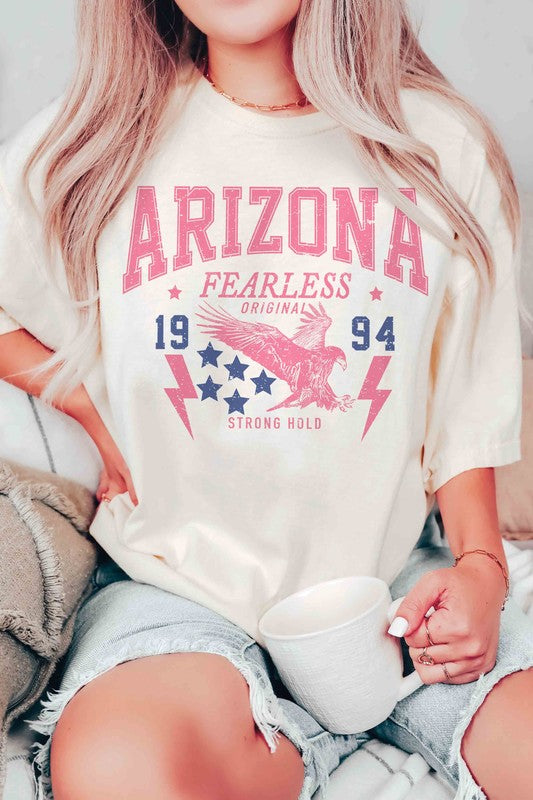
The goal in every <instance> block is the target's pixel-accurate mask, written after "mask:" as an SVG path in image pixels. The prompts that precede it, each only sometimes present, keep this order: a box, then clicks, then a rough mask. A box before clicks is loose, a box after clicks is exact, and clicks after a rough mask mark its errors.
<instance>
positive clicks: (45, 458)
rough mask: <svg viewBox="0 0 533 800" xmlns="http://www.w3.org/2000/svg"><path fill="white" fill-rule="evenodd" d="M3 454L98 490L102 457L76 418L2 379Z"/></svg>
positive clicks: (0, 423) (0, 426)
mask: <svg viewBox="0 0 533 800" xmlns="http://www.w3.org/2000/svg"><path fill="white" fill-rule="evenodd" d="M0 458H5V459H7V460H8V461H15V462H16V463H18V464H25V465H26V466H28V467H33V468H35V469H41V470H45V471H51V472H57V473H58V474H59V475H63V476H64V477H65V478H69V479H70V480H73V481H76V482H77V483H81V484H82V485H83V486H86V487H87V489H90V491H92V492H95V491H96V489H97V487H98V480H99V476H100V472H101V469H102V459H101V457H100V453H99V452H98V449H97V447H96V445H95V444H94V442H93V440H92V439H91V438H90V436H89V435H88V433H87V432H86V431H85V429H84V428H83V427H82V426H81V425H80V424H79V423H78V422H76V420H74V419H72V417H69V416H68V415H67V414H64V413H63V412H61V411H58V410H57V409H55V408H51V407H50V406H47V405H45V404H44V403H43V402H42V401H41V400H40V399H39V398H38V397H34V396H33V395H30V394H27V393H26V392H24V391H23V390H22V389H19V388H18V387H17V386H13V385H12V384H10V383H8V382H7V381H3V380H0Z"/></svg>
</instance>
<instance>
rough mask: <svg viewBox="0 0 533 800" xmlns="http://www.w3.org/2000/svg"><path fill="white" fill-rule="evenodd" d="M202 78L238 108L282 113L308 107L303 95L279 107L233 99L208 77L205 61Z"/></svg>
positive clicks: (205, 60) (307, 101) (205, 62)
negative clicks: (290, 109)
mask: <svg viewBox="0 0 533 800" xmlns="http://www.w3.org/2000/svg"><path fill="white" fill-rule="evenodd" d="M203 76H204V78H207V80H208V81H209V83H210V84H211V86H212V87H213V89H215V90H216V91H217V92H218V93H219V94H221V95H223V97H226V98H227V99H228V100H231V102H232V103H236V104H237V105H239V106H248V107H250V108H257V109H258V110H259V111H282V110H283V109H286V108H305V106H307V105H309V100H308V99H307V97H306V96H305V95H302V97H301V98H300V99H299V100H295V101H294V102H292V103H283V104H281V105H265V104H261V103H252V102H251V101H250V100H243V99H242V98H240V97H235V96H234V95H232V94H228V93H227V92H225V91H224V90H223V89H222V88H221V87H220V86H218V85H217V84H216V83H215V82H214V80H213V79H212V78H211V76H210V75H209V69H208V64H207V59H204V68H203Z"/></svg>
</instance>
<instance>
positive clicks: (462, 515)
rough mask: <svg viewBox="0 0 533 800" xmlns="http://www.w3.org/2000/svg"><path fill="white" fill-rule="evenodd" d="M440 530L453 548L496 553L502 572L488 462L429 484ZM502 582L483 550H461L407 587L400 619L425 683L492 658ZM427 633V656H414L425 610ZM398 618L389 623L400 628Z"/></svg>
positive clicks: (465, 674)
mask: <svg viewBox="0 0 533 800" xmlns="http://www.w3.org/2000/svg"><path fill="white" fill-rule="evenodd" d="M436 497H437V501H438V504H439V508H440V511H441V514H442V519H443V523H444V527H445V530H446V535H447V538H448V541H449V544H450V548H451V550H452V552H453V554H454V556H458V555H460V554H461V553H463V552H465V551H467V550H477V549H482V550H487V551H488V552H490V553H494V555H495V556H496V557H497V558H498V559H499V561H500V562H501V564H502V567H503V568H504V569H505V571H506V574H508V567H507V561H506V558H505V552H504V549H503V543H502V537H501V534H500V531H499V523H498V513H497V508H496V488H495V480H494V469H493V468H492V467H484V468H479V469H471V470H467V471H465V472H462V473H460V474H458V475H456V476H455V477H453V478H452V479H451V480H449V481H447V482H446V483H444V484H443V485H442V486H441V487H440V488H439V489H438V490H437V492H436ZM505 594H506V582H505V577H504V575H503V573H502V570H501V569H500V567H499V566H498V564H497V563H496V562H495V561H493V560H492V559H491V558H489V557H488V556H486V555H482V554H474V555H467V556H465V557H464V558H463V559H461V561H459V563H458V564H457V566H456V567H447V568H444V569H438V570H434V571H432V572H429V573H427V574H426V575H424V576H423V577H422V578H421V579H420V580H419V581H418V583H417V584H416V585H415V586H414V587H413V588H412V589H411V591H410V592H409V594H408V595H407V596H406V598H405V600H404V601H403V602H402V604H401V605H400V607H399V608H398V611H397V617H396V619H398V618H402V619H404V620H406V623H407V627H405V625H404V626H403V627H404V632H403V634H401V633H400V635H404V636H405V641H406V642H407V644H408V645H409V653H410V655H411V658H412V659H413V663H414V664H415V666H416V669H417V670H418V672H419V673H420V676H421V678H422V680H423V681H424V683H438V682H441V681H444V680H447V677H446V672H445V670H444V669H443V668H442V666H441V665H442V663H443V662H444V664H445V667H446V669H447V671H448V674H449V675H450V676H451V678H452V683H468V682H470V681H473V680H476V679H477V678H478V677H479V675H480V674H481V673H482V672H488V671H490V670H491V669H492V668H493V666H494V664H495V661H496V652H497V649H498V639H499V629H500V612H501V608H502V603H503V601H504V598H505ZM431 606H434V607H435V609H436V611H435V613H434V614H432V616H431V618H430V621H428V628H429V630H430V634H431V638H432V641H433V642H434V643H435V644H434V645H432V646H429V647H427V650H426V654H427V655H429V656H431V658H432V659H433V660H434V662H435V663H434V664H427V665H425V664H420V662H419V661H418V657H419V656H420V654H421V652H422V648H424V647H426V645H428V636H427V632H426V628H425V625H424V624H423V623H424V617H425V614H426V612H427V611H428V610H429V609H430V608H431ZM401 625H402V623H398V624H397V626H396V629H397V630H398V628H401Z"/></svg>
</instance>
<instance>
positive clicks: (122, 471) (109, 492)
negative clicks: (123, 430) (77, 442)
mask: <svg viewBox="0 0 533 800" xmlns="http://www.w3.org/2000/svg"><path fill="white" fill-rule="evenodd" d="M97 447H98V449H99V451H100V455H101V456H102V459H103V462H104V469H103V470H102V472H101V474H100V482H99V484H98V489H97V490H96V499H97V500H98V502H99V503H100V502H101V500H102V495H103V494H104V495H105V496H106V497H107V499H108V500H111V499H112V498H113V497H114V496H115V495H117V494H122V492H126V491H127V492H129V494H130V497H131V499H132V502H133V503H134V504H135V505H137V504H138V502H139V501H138V499H137V495H136V493H135V489H134V486H133V481H132V479H131V474H130V471H129V469H128V467H127V465H126V462H125V461H124V459H123V458H122V455H121V453H120V451H119V449H118V447H117V446H116V444H115V442H114V441H113V439H112V438H111V436H109V440H108V441H106V442H104V443H103V445H101V446H99V445H98V443H97Z"/></svg>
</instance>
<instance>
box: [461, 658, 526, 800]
mask: <svg viewBox="0 0 533 800" xmlns="http://www.w3.org/2000/svg"><path fill="white" fill-rule="evenodd" d="M462 754H463V758H464V759H465V761H466V763H467V764H468V767H469V769H470V771H471V772H472V775H473V776H474V779H475V781H476V783H478V785H479V786H481V787H482V788H483V790H484V792H485V794H486V795H487V797H488V798H489V800H510V798H512V799H513V800H529V799H530V798H531V796H532V788H531V780H532V779H531V757H532V754H533V668H531V669H528V670H522V671H520V672H513V673H512V674H511V675H507V676H506V677H505V678H503V679H502V680H501V681H500V682H499V683H497V684H496V686H495V687H494V689H492V691H491V692H490V693H489V694H488V695H487V697H486V698H485V700H484V701H483V704H482V705H481V707H480V708H479V709H478V711H477V713H476V714H475V715H474V718H473V719H472V722H471V723H470V725H469V727H468V729H467V731H466V734H465V736H464V738H463V742H462Z"/></svg>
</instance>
